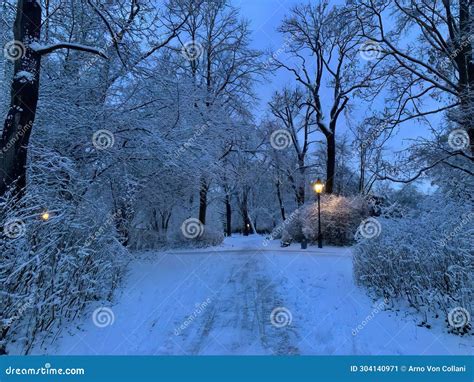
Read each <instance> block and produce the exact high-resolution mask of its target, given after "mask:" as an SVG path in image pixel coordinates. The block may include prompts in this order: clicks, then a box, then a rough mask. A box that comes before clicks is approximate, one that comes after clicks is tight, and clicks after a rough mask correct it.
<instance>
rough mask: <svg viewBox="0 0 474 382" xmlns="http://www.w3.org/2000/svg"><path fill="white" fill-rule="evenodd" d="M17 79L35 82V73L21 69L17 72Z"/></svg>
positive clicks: (23, 81)
mask: <svg viewBox="0 0 474 382" xmlns="http://www.w3.org/2000/svg"><path fill="white" fill-rule="evenodd" d="M15 79H17V80H20V82H22V83H25V82H33V81H34V80H35V75H34V74H33V73H31V72H28V71H25V70H21V71H19V72H18V73H16V74H15Z"/></svg>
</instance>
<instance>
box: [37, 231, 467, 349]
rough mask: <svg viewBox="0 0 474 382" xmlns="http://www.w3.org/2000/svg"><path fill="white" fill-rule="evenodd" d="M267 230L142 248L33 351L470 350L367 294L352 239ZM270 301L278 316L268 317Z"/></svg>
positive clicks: (437, 326)
mask: <svg viewBox="0 0 474 382" xmlns="http://www.w3.org/2000/svg"><path fill="white" fill-rule="evenodd" d="M264 239H265V238H264V237H262V236H257V235H253V236H250V237H248V238H245V237H242V236H239V237H235V238H228V239H226V241H225V242H224V244H223V245H222V246H220V247H216V248H211V249H199V250H187V251H173V252H142V253H139V254H137V257H136V259H135V260H134V261H133V262H132V263H131V264H130V267H129V271H128V274H127V277H126V280H124V283H123V284H122V285H123V286H122V288H121V289H120V290H118V291H117V293H116V296H115V302H114V303H113V304H106V303H104V304H96V305H94V306H92V307H91V309H90V311H89V312H88V314H86V315H85V316H84V317H83V318H82V319H79V320H78V322H75V323H73V325H70V326H69V327H68V328H67V329H65V330H63V331H62V332H61V333H59V335H58V336H51V337H50V338H52V337H54V338H56V340H55V341H54V342H52V341H51V339H47V340H45V341H44V342H43V344H42V346H41V347H37V348H35V349H34V350H33V354H61V355H85V354H92V355H95V354H100V355H127V354H129V355H159V354H165V355H170V354H172V355H184V354H187V355H189V354H199V355H217V354H219V355H263V354H332V355H342V354H346V355H348V354H354V355H356V354H357V355H369V354H384V355H391V354H393V355H400V354H421V355H423V354H427V355H428V354H446V355H451V354H472V351H473V345H474V344H473V341H472V337H459V336H454V335H452V334H448V333H447V332H446V328H444V322H442V320H438V321H436V320H434V321H433V322H430V323H431V325H432V328H431V329H427V328H425V327H419V326H417V324H418V323H419V322H421V318H420V317H418V316H417V315H416V314H415V313H414V312H409V311H408V309H402V308H400V306H399V305H395V307H397V306H398V308H392V309H386V304H385V303H384V302H383V301H372V300H371V299H370V298H369V297H368V296H367V295H366V293H365V292H364V290H363V289H361V288H359V287H357V286H355V285H354V281H353V276H352V259H351V250H350V248H323V249H317V248H314V247H310V248H309V249H308V250H301V249H300V248H299V246H298V245H296V244H294V245H292V246H290V247H288V248H280V247H279V243H278V241H277V240H273V241H271V242H269V243H268V246H267V247H263V246H262V242H263V240H264ZM387 305H390V302H387ZM102 306H103V307H107V308H110V309H111V312H112V315H113V320H110V321H109V322H111V321H113V324H111V325H108V326H107V325H106V326H104V327H99V326H96V325H95V324H94V323H93V320H92V315H93V312H94V310H96V309H97V308H100V307H102ZM276 308H280V311H283V313H282V316H280V317H279V318H280V319H282V320H283V321H281V320H280V321H279V320H278V319H275V320H274V321H273V323H274V324H272V320H271V318H270V316H271V313H272V311H273V310H274V309H276ZM290 316H291V319H290ZM285 320H286V321H285ZM290 321H291V322H290ZM275 323H276V325H275ZM281 323H283V326H281V327H278V326H280V324H281ZM285 323H289V325H286V326H285V325H284V324H285ZM51 342H52V343H51Z"/></svg>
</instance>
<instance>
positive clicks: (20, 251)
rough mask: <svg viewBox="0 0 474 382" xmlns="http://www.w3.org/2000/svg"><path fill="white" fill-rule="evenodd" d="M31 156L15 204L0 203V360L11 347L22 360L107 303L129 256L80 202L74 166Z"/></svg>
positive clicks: (106, 223) (105, 222)
mask: <svg viewBox="0 0 474 382" xmlns="http://www.w3.org/2000/svg"><path fill="white" fill-rule="evenodd" d="M36 155H37V156H35V158H34V159H35V160H34V161H32V162H33V163H34V164H33V165H32V166H33V168H32V169H31V174H30V183H31V184H30V186H29V187H28V189H27V191H26V194H25V195H24V197H23V198H22V199H21V201H18V200H16V199H14V198H12V197H9V196H7V197H5V198H3V199H2V200H0V224H1V227H2V233H1V240H0V264H1V268H0V284H1V285H2V290H1V293H2V303H1V304H0V319H1V321H0V323H1V326H2V328H1V332H0V352H8V351H9V347H10V345H12V343H13V342H16V344H15V347H14V349H13V350H11V351H13V352H14V353H19V352H23V353H28V352H29V351H30V349H31V348H32V347H33V345H34V343H35V340H36V339H37V337H38V335H39V334H40V333H41V332H45V331H50V330H51V329H52V328H54V327H55V326H57V325H59V324H60V323H61V322H62V321H65V320H70V319H73V318H74V317H76V315H77V314H78V313H80V311H81V310H82V309H83V308H84V307H85V305H86V304H87V303H88V302H90V301H92V300H107V299H110V298H111V296H112V292H113V290H114V289H115V287H116V285H117V283H118V282H119V279H120V276H121V274H122V269H123V266H124V265H125V261H126V256H127V252H126V251H125V250H124V248H123V246H122V245H121V244H120V243H119V242H118V241H117V239H116V234H115V231H114V225H113V224H112V220H111V219H108V218H107V216H101V215H99V214H98V213H97V210H98V209H97V206H96V205H92V204H89V203H88V202H84V200H85V198H83V196H82V195H83V191H84V189H82V188H81V184H80V182H81V180H80V179H81V177H80V176H79V174H77V173H76V172H75V170H74V166H73V164H72V163H71V162H70V161H69V160H67V159H65V158H63V157H60V156H58V155H57V154H56V153H54V152H45V153H39V154H38V153H37V154H36ZM46 210H47V211H49V212H48V213H49V216H48V215H44V213H45V211H46ZM91 217H94V218H96V220H95V219H94V220H92V219H91Z"/></svg>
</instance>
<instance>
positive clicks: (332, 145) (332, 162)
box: [325, 133, 336, 194]
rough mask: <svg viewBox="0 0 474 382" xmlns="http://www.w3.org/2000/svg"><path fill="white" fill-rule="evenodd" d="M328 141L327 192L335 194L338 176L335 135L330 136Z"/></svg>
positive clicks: (327, 138)
mask: <svg viewBox="0 0 474 382" xmlns="http://www.w3.org/2000/svg"><path fill="white" fill-rule="evenodd" d="M326 141H327V162H326V187H325V192H326V193H327V194H332V193H333V192H334V177H335V176H336V137H335V134H334V133H332V134H328V135H327V136H326Z"/></svg>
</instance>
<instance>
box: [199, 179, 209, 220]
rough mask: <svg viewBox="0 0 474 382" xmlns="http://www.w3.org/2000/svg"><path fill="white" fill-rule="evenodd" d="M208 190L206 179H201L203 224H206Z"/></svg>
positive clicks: (200, 194) (200, 196)
mask: <svg viewBox="0 0 474 382" xmlns="http://www.w3.org/2000/svg"><path fill="white" fill-rule="evenodd" d="M208 190H209V185H208V184H207V183H206V180H205V179H204V178H201V187H200V189H199V221H200V222H201V223H202V224H206V214H207V192H208Z"/></svg>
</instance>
